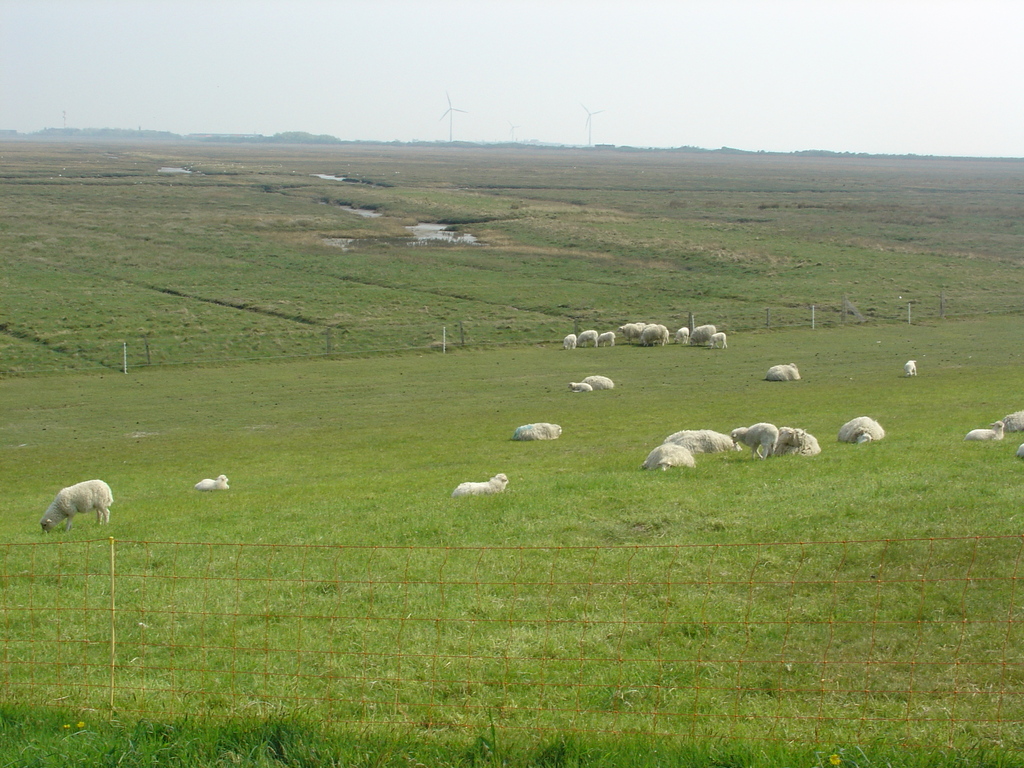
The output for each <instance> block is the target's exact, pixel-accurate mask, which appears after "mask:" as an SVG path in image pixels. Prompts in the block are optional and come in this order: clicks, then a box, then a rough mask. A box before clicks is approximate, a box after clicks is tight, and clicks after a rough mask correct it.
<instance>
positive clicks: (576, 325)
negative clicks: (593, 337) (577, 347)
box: [572, 317, 580, 336]
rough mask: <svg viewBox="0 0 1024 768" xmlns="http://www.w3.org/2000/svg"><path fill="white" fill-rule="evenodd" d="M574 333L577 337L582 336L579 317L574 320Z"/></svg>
mask: <svg viewBox="0 0 1024 768" xmlns="http://www.w3.org/2000/svg"><path fill="white" fill-rule="evenodd" d="M572 332H573V333H575V334H576V335H577V336H579V335H580V319H579V318H578V317H574V318H573V319H572Z"/></svg>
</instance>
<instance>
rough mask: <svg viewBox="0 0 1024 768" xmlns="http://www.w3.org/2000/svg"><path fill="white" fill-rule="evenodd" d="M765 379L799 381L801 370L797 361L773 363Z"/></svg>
mask: <svg viewBox="0 0 1024 768" xmlns="http://www.w3.org/2000/svg"><path fill="white" fill-rule="evenodd" d="M764 380H765V381H799V380H800V371H798V370H797V368H796V364H795V363H786V364H784V365H773V366H772V367H771V368H769V369H768V373H767V374H766V375H765V377H764Z"/></svg>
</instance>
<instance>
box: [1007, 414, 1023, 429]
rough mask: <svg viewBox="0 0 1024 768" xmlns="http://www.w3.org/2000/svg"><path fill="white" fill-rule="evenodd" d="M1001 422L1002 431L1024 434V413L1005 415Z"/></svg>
mask: <svg viewBox="0 0 1024 768" xmlns="http://www.w3.org/2000/svg"><path fill="white" fill-rule="evenodd" d="M1002 421H1003V429H1004V430H1006V431H1007V432H1024V411H1017V412H1016V413H1011V414H1007V415H1006V416H1004V417H1003V419H1002Z"/></svg>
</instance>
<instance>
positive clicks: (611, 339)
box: [597, 331, 615, 347]
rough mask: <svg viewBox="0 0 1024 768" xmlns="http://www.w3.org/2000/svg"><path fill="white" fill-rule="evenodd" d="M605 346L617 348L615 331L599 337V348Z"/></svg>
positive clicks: (606, 332)
mask: <svg viewBox="0 0 1024 768" xmlns="http://www.w3.org/2000/svg"><path fill="white" fill-rule="evenodd" d="M602 344H604V345H605V346H606V347H614V346H615V331H605V332H604V333H602V334H601V335H600V336H598V337H597V346H599V347H600V346H601V345H602Z"/></svg>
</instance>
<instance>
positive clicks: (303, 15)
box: [0, 0, 1024, 157]
mask: <svg viewBox="0 0 1024 768" xmlns="http://www.w3.org/2000/svg"><path fill="white" fill-rule="evenodd" d="M1022 40H1024V2H1021V0H361V1H360V2H354V1H352V0H198V1H193V0H0V130H16V131H19V132H23V133H28V132H34V131H38V130H42V129H45V128H61V127H68V128H130V129H137V128H142V129H144V130H156V131H171V132H173V133H178V134H190V133H257V134H263V135H273V134H275V133H283V132H287V131H305V132H308V133H313V134H329V135H332V136H336V137H338V138H340V139H343V140H362V141H447V140H448V139H449V131H451V134H450V135H451V137H452V138H453V139H455V140H456V141H473V142H501V141H510V140H515V141H520V142H524V141H537V142H543V143H554V144H568V145H581V146H583V145H587V144H589V143H593V144H615V145H628V146H635V147H681V146H693V147H702V148H706V149H717V148H719V147H732V148H736V149H743V150H750V151H768V152H792V151H802V150H829V151H835V152H865V153H873V154H920V155H956V156H989V157H1024V98H1022V93H1021V80H1022V75H1024V43H1022ZM449 98H450V103H451V105H452V106H453V107H454V108H456V109H458V110H463V111H459V112H454V113H451V114H450V115H448V116H446V115H445V113H446V110H447V109H448V106H449V101H448V100H449ZM449 117H450V118H451V121H449ZM588 119H589V124H588Z"/></svg>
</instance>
